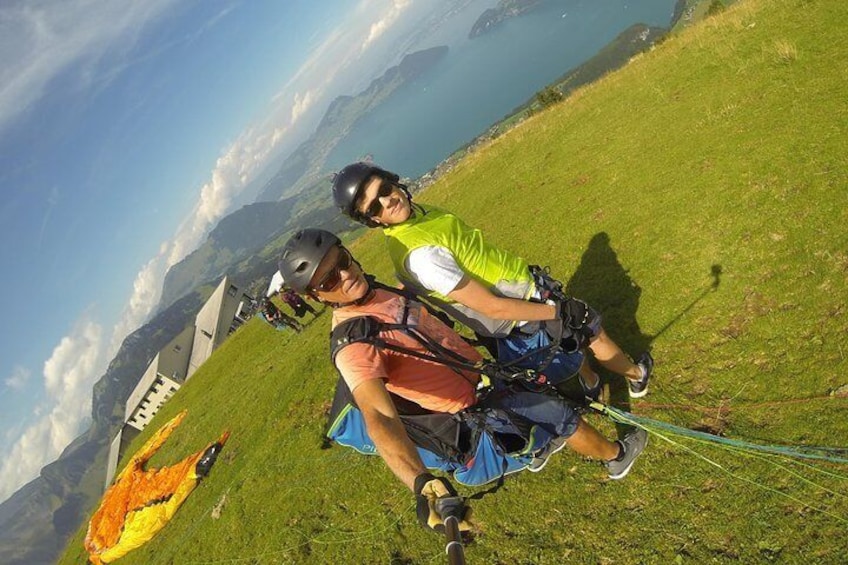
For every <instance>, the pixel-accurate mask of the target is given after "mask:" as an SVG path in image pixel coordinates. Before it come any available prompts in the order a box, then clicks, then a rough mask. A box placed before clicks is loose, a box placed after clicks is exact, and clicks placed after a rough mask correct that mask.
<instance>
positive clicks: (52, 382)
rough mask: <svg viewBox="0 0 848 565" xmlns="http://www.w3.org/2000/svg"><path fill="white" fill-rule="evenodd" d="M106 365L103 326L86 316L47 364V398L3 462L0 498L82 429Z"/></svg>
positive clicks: (56, 348) (52, 457)
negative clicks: (93, 390) (93, 387)
mask: <svg viewBox="0 0 848 565" xmlns="http://www.w3.org/2000/svg"><path fill="white" fill-rule="evenodd" d="M104 369H105V367H104V363H103V355H102V331H101V328H100V326H99V325H98V324H96V323H94V322H93V321H91V320H88V319H83V320H81V321H80V322H79V323H77V325H76V326H75V327H74V330H73V331H72V332H71V334H69V335H67V336H65V337H63V338H62V339H61V340H60V341H59V345H57V346H56V347H55V349H54V350H53V354H52V355H51V356H50V358H49V359H48V360H47V361H46V362H45V363H44V383H45V389H46V391H47V398H46V400H45V401H44V402H43V403H42V405H41V406H39V407H38V408H37V409H36V411H35V413H36V418H37V419H36V421H35V423H33V424H31V425H29V426H28V427H27V428H26V429H25V430H24V432H23V434H22V435H21V436H20V438H19V439H18V440H17V441H16V442H15V443H14V445H13V446H12V449H11V453H8V454H6V455H7V457H4V459H3V463H2V464H0V500H5V499H6V498H7V497H8V496H10V495H11V494H12V493H14V492H15V491H16V490H17V489H19V488H20V487H21V486H23V485H24V484H26V483H27V482H28V481H30V480H32V479H33V478H34V477H35V476H37V475H38V472H39V470H40V469H41V468H42V467H44V466H45V465H46V464H47V463H49V462H51V461H53V460H55V459H56V458H57V457H58V456H59V454H60V453H61V452H62V450H63V449H64V448H65V447H67V446H68V444H70V443H71V441H73V440H74V438H76V437H77V436H78V435H79V434H80V433H81V432H82V431H83V429H84V426H85V425H86V424H87V423H88V421H89V419H90V415H91V389H92V386H93V385H94V382H95V380H96V379H97V378H98V377H99V375H100V374H101V372H102V371H103V370H104Z"/></svg>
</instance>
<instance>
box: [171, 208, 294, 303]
mask: <svg viewBox="0 0 848 565" xmlns="http://www.w3.org/2000/svg"><path fill="white" fill-rule="evenodd" d="M293 206H294V202H293V201H292V199H287V200H283V201H280V202H259V203H254V204H248V205H247V206H243V207H242V208H241V209H239V210H236V211H235V212H233V213H232V214H229V215H227V216H225V217H224V218H222V219H221V220H220V221H219V222H218V225H217V226H215V229H213V230H212V231H211V232H210V233H209V235H208V236H207V238H206V241H204V242H203V244H202V245H201V246H200V247H198V248H197V249H195V250H194V251H192V252H191V253H190V254H189V255H188V256H186V257H185V258H184V259H183V260H182V261H180V262H179V263H177V264H176V265H174V266H172V267H171V268H170V269H169V270H168V273H167V274H166V275H165V282H164V285H163V289H162V298H161V299H160V301H159V309H160V310H161V309H164V308H167V307H168V306H170V305H171V304H173V303H174V302H175V301H176V300H177V299H179V298H180V297H181V296H184V295H185V294H186V293H188V292H191V291H192V290H193V289H194V288H196V287H197V286H198V284H201V283H202V282H204V281H210V280H213V279H216V278H221V277H223V276H224V275H225V274H227V273H228V272H229V271H230V269H231V267H232V266H233V265H235V264H236V263H238V262H239V261H242V260H243V259H245V258H247V257H248V256H249V255H250V254H251V253H253V252H254V251H256V250H257V249H259V248H262V247H263V246H265V245H266V244H267V243H268V241H270V240H271V239H273V238H274V237H275V236H277V235H279V234H280V233H282V232H284V231H285V230H286V228H287V226H288V221H289V219H290V218H291V216H292V211H293Z"/></svg>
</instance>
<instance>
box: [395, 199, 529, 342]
mask: <svg viewBox="0 0 848 565" xmlns="http://www.w3.org/2000/svg"><path fill="white" fill-rule="evenodd" d="M383 233H384V234H385V235H386V238H387V242H388V248H389V256H390V257H391V259H392V263H393V264H394V268H395V273H397V277H398V279H399V280H400V281H401V282H402V283H403V284H404V285H405V286H409V287H411V288H412V289H414V290H415V291H416V292H418V293H419V294H421V295H422V296H427V297H428V298H429V299H430V300H431V301H433V302H434V303H436V304H438V305H439V306H440V307H442V308H443V309H444V310H445V311H447V312H448V313H449V314H450V315H451V316H453V317H454V318H456V319H457V320H459V321H460V322H462V323H463V324H465V325H466V326H468V327H470V328H471V329H473V330H474V331H476V332H477V333H479V334H482V335H489V336H494V337H500V336H504V335H507V334H508V333H509V332H510V331H511V330H512V328H513V327H514V326H515V321H514V320H494V319H492V318H489V317H487V316H485V315H483V314H481V313H480V312H477V311H475V310H472V309H470V308H468V307H467V306H464V305H462V304H459V303H457V302H455V301H454V300H451V299H450V298H448V297H447V296H442V295H441V294H439V293H437V292H433V291H429V290H426V289H424V288H422V287H421V285H420V284H419V283H418V282H417V281H416V280H415V279H414V278H413V276H412V275H411V274H410V273H409V271H408V270H407V268H406V259H407V257H409V254H410V253H411V252H412V251H413V250H414V249H418V248H419V247H424V246H439V247H444V248H445V249H447V250H449V251H450V252H451V253H452V254H453V256H454V259H455V260H456V262H457V264H458V265H459V267H460V268H461V269H462V270H463V271H464V272H465V274H466V275H467V276H469V277H471V278H473V279H475V280H477V281H478V282H479V283H481V284H482V285H483V286H485V287H486V288H488V289H489V290H491V291H492V292H493V293H495V294H497V295H499V296H507V297H510V298H520V299H522V300H526V299H528V298H529V297H530V296H531V295H532V294H533V291H534V284H533V279H532V277H531V275H530V270H529V268H528V265H527V262H526V261H524V259H522V258H521V257H518V256H516V255H512V254H511V253H508V252H506V251H504V250H502V249H498V248H497V247H494V246H493V245H490V244H488V243H486V241H485V240H484V239H483V234H482V232H481V231H480V230H478V229H476V228H472V227H471V226H469V225H468V224H466V223H465V222H463V221H462V220H460V219H459V218H457V217H456V216H455V215H453V214H452V213H450V212H447V211H445V210H441V209H439V208H436V207H435V206H429V205H419V204H416V205H415V206H414V207H413V214H412V215H411V216H410V217H409V219H408V220H407V221H405V222H403V223H401V224H396V225H393V226H387V227H385V228H383Z"/></svg>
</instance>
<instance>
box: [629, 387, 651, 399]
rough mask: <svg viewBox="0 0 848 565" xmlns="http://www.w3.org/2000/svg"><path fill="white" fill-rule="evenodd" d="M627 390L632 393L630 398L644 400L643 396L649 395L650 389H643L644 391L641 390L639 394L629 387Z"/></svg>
mask: <svg viewBox="0 0 848 565" xmlns="http://www.w3.org/2000/svg"><path fill="white" fill-rule="evenodd" d="M627 389H628V391H629V392H630V398H642V397H643V396H645V395H646V394H648V387H647V386H646V387H645V388H643V389H642V390H640V391H639V392H633V389H631V388H630V387H627Z"/></svg>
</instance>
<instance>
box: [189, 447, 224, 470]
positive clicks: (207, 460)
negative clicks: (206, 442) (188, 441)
mask: <svg viewBox="0 0 848 565" xmlns="http://www.w3.org/2000/svg"><path fill="white" fill-rule="evenodd" d="M222 448H223V446H222V445H221V444H220V443H213V444H212V445H210V446H209V447H207V448H206V451H205V452H204V453H203V456H202V457H201V458H200V459H199V460H198V461H197V465H195V466H194V472H195V473H196V474H197V476H198V477H205V476H206V475H208V474H209V470H210V469H212V465H214V464H215V460H216V459H218V454H219V453H221V449H222Z"/></svg>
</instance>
